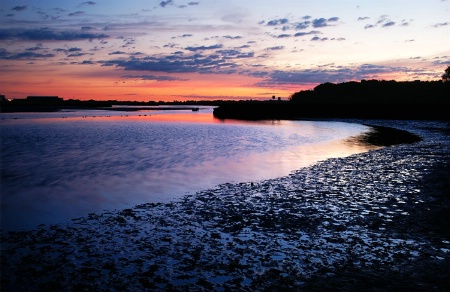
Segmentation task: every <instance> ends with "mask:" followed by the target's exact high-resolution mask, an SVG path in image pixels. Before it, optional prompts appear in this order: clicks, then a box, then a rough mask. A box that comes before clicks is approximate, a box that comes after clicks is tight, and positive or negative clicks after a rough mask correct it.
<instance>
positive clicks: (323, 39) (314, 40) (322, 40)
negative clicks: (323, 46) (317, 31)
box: [311, 36, 328, 42]
mask: <svg viewBox="0 0 450 292" xmlns="http://www.w3.org/2000/svg"><path fill="white" fill-rule="evenodd" d="M327 40H328V38H320V37H318V36H315V37H313V38H312V39H311V41H313V42H317V41H321V42H324V41H327Z"/></svg>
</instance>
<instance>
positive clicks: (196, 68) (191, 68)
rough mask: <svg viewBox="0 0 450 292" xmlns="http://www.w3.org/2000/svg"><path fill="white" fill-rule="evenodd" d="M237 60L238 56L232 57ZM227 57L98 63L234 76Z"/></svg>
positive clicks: (168, 57) (209, 56) (234, 71)
mask: <svg viewBox="0 0 450 292" xmlns="http://www.w3.org/2000/svg"><path fill="white" fill-rule="evenodd" d="M234 58H239V55H236V56H234ZM234 58H231V57H229V56H225V57H224V56H222V55H221V54H219V53H214V54H211V55H203V54H199V53H195V54H194V55H189V56H185V55H169V56H164V57H160V56H147V57H143V58H136V57H131V58H129V59H128V60H122V59H118V60H108V61H100V62H99V63H100V64H102V66H116V67H119V68H123V69H124V70H133V71H153V72H165V73H192V72H196V73H213V74H217V73H220V74H234V73H236V71H237V67H238V66H239V65H238V64H236V63H235V62H234V61H233V59H234Z"/></svg>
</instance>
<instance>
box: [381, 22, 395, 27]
mask: <svg viewBox="0 0 450 292" xmlns="http://www.w3.org/2000/svg"><path fill="white" fill-rule="evenodd" d="M394 25H395V21H389V22H386V23H385V24H383V27H389V26H394Z"/></svg>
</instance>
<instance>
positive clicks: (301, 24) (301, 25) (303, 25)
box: [294, 21, 311, 30]
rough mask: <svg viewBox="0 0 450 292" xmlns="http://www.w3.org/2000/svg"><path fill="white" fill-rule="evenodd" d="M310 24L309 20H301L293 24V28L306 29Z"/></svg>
mask: <svg viewBox="0 0 450 292" xmlns="http://www.w3.org/2000/svg"><path fill="white" fill-rule="evenodd" d="M310 25H311V21H302V22H297V23H296V24H294V28H295V29H297V30H302V29H307V28H308V27H309V26H310Z"/></svg>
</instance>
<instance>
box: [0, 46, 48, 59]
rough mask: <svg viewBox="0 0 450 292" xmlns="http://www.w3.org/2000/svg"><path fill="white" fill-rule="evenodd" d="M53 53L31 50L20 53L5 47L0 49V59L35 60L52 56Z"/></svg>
mask: <svg viewBox="0 0 450 292" xmlns="http://www.w3.org/2000/svg"><path fill="white" fill-rule="evenodd" d="M54 56H55V55H54V54H40V53H35V52H33V51H26V52H21V53H11V52H8V51H7V50H5V49H0V59H3V60H36V59H44V58H52V57H54Z"/></svg>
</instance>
